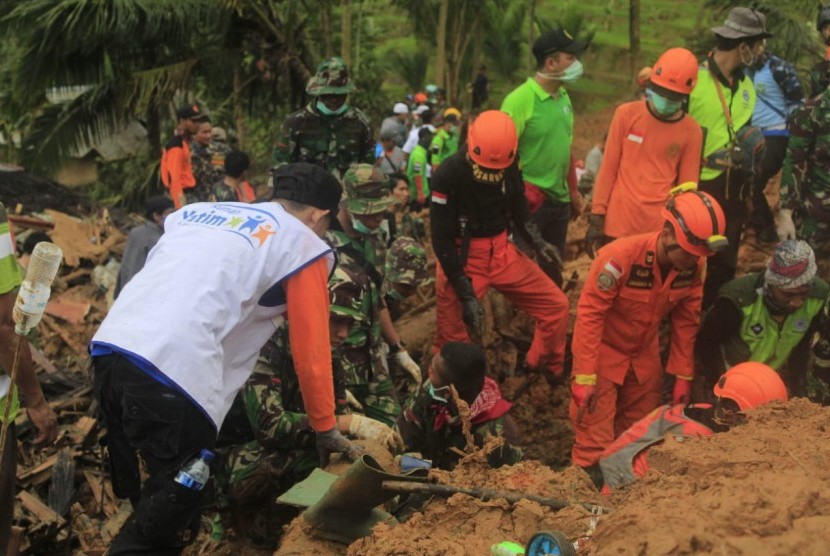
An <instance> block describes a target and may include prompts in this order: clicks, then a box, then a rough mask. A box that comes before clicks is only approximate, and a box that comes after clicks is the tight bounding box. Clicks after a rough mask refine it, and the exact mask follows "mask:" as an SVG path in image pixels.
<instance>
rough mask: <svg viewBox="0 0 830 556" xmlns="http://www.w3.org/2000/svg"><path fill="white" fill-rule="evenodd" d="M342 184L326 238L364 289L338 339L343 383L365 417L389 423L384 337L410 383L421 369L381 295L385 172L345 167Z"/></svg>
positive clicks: (393, 403) (393, 402)
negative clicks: (357, 316) (356, 318)
mask: <svg viewBox="0 0 830 556" xmlns="http://www.w3.org/2000/svg"><path fill="white" fill-rule="evenodd" d="M344 185H345V187H346V194H347V196H348V200H346V201H344V202H341V209H340V212H339V214H338V215H337V220H336V221H333V222H332V224H331V225H332V228H331V229H330V230H329V231H328V233H327V234H326V240H327V241H328V242H329V243H330V244H331V245H332V246H333V247H334V248H335V250H336V251H337V256H338V261H339V264H340V265H341V266H342V267H344V268H346V269H348V270H351V271H354V272H356V273H358V274H360V275H361V276H362V279H363V280H364V281H365V283H366V287H367V288H368V290H369V292H368V294H367V295H366V296H365V297H364V302H363V308H362V311H363V314H364V315H365V317H366V318H365V320H363V321H361V322H359V323H355V324H354V325H353V326H352V329H351V330H350V331H349V336H348V338H346V341H345V342H344V343H343V349H342V353H343V364H344V366H345V368H346V375H347V378H346V384H347V388H348V389H349V391H350V392H351V393H352V394H353V395H354V397H355V398H356V399H357V401H358V402H359V403H360V404H361V405H362V406H363V408H364V411H365V412H366V415H367V416H369V417H372V418H373V419H377V420H379V421H381V422H383V423H386V424H388V425H394V423H395V420H396V419H397V417H398V414H399V413H400V404H399V403H398V401H397V397H396V396H395V392H394V390H395V389H394V385H393V383H392V380H391V378H390V376H389V371H388V370H387V368H386V365H385V349H384V346H383V341H384V340H385V341H386V342H387V343H388V344H389V346H390V351H391V352H392V360H393V362H394V363H395V364H396V365H397V366H399V367H401V368H402V369H403V370H404V371H406V373H407V374H408V375H409V376H410V377H411V378H412V380H413V381H414V382H417V383H420V382H421V369H420V368H419V367H418V364H417V363H415V361H413V360H412V357H410V356H409V353H408V352H407V351H406V349H405V347H404V345H403V342H401V339H400V337H399V336H398V334H397V332H396V331H395V327H394V326H393V324H392V317H391V316H390V314H389V309H388V308H387V307H386V305H385V304H384V302H383V297H382V293H381V292H382V290H383V264H384V261H385V257H386V245H387V239H388V231H387V230H385V229H384V226H383V224H384V223H385V217H384V213H385V212H386V210H387V209H388V208H389V206H391V205H392V204H393V203H394V202H395V198H394V197H392V195H391V194H390V193H389V186H388V184H387V181H386V176H384V175H383V173H382V172H381V171H380V170H379V169H378V168H375V167H373V166H370V165H368V164H356V165H354V166H352V167H350V168H349V170H348V171H347V172H346V174H345V176H344Z"/></svg>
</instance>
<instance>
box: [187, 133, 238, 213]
mask: <svg viewBox="0 0 830 556" xmlns="http://www.w3.org/2000/svg"><path fill="white" fill-rule="evenodd" d="M229 152H230V148H229V147H228V145H227V144H225V143H223V142H221V141H215V140H213V124H212V123H211V121H210V119H209V118H205V120H204V121H202V122H200V123H199V128H198V130H197V131H196V134H195V135H194V136H193V141H191V143H190V156H191V160H192V163H193V177H194V178H195V180H196V186H195V187H194V188H193V189H192V190H190V191H189V192H188V198H189V199H192V202H200V201H207V200H208V199H209V198H210V194H211V188H212V186H213V184H215V183H216V182H218V181H220V180H221V179H222V177H223V176H224V175H225V157H226V156H227V154H228V153H229ZM234 200H236V199H234Z"/></svg>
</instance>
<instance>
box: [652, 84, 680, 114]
mask: <svg viewBox="0 0 830 556" xmlns="http://www.w3.org/2000/svg"><path fill="white" fill-rule="evenodd" d="M646 98H648V100H649V101H650V102H651V106H652V107H653V108H654V111H655V112H657V113H658V114H659V115H661V116H671V115H672V114H674V113H676V112H677V111H678V110H680V108H681V107H682V106H683V101H680V100H670V99H667V98H666V97H664V96H661V95H658V94H657V93H655V92H654V91H652V90H651V89H646Z"/></svg>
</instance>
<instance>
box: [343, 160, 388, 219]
mask: <svg viewBox="0 0 830 556" xmlns="http://www.w3.org/2000/svg"><path fill="white" fill-rule="evenodd" d="M343 185H344V189H345V192H346V207H347V208H348V209H349V212H351V213H352V214H378V213H380V212H384V211H386V210H388V209H389V207H390V206H391V205H393V204H394V203H395V198H394V197H393V196H392V192H391V191H390V189H389V178H387V177H386V175H385V174H384V173H383V172H381V171H380V169H379V168H377V167H375V166H372V165H371V164H352V165H351V166H349V169H348V170H346V173H345V174H344V175H343Z"/></svg>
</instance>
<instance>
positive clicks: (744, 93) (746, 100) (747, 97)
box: [741, 89, 749, 104]
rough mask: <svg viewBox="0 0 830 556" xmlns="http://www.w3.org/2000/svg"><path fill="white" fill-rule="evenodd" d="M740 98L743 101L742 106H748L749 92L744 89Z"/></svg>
mask: <svg viewBox="0 0 830 556" xmlns="http://www.w3.org/2000/svg"><path fill="white" fill-rule="evenodd" d="M741 97H742V98H743V99H744V104H749V91H748V90H747V89H744V92H743V93H741Z"/></svg>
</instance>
